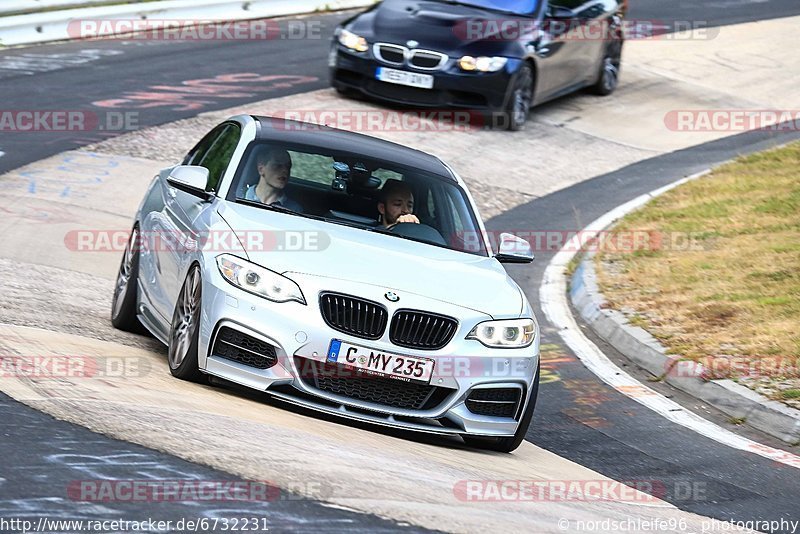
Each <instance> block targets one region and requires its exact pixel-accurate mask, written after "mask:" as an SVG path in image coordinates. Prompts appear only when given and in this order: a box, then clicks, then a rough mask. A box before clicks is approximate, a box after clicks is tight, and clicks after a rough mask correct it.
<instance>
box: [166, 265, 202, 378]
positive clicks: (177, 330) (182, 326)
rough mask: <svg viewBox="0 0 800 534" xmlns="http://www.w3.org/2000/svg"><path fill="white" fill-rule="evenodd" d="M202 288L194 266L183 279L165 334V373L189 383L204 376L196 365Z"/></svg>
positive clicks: (197, 268) (196, 267)
mask: <svg viewBox="0 0 800 534" xmlns="http://www.w3.org/2000/svg"><path fill="white" fill-rule="evenodd" d="M202 285H203V283H202V279H201V276H200V268H199V267H198V266H196V265H195V266H194V267H192V268H191V269H190V270H189V274H187V275H186V281H184V283H183V287H182V288H181V293H180V295H179V296H178V302H177V303H176V304H175V312H174V313H173V314H172V326H171V328H170V332H169V370H170V372H171V373H172V376H174V377H176V378H180V379H181V380H189V381H192V382H200V381H202V379H203V376H204V375H203V374H202V373H201V372H200V369H199V368H198V364H197V352H198V346H199V343H198V339H199V337H200V303H201V297H202Z"/></svg>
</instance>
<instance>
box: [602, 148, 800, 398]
mask: <svg viewBox="0 0 800 534" xmlns="http://www.w3.org/2000/svg"><path fill="white" fill-rule="evenodd" d="M615 229H616V230H618V231H634V232H642V231H646V232H660V233H661V235H662V236H665V237H664V238H663V239H662V243H663V244H664V246H662V247H661V248H659V249H657V250H649V251H648V250H644V251H642V250H639V251H634V250H631V251H621V252H620V251H603V252H601V253H599V254H598V255H597V271H598V278H599V283H600V287H601V291H603V293H604V295H605V297H606V299H607V300H608V301H609V303H610V305H611V306H612V307H614V308H617V309H620V308H623V307H624V308H630V309H632V310H634V312H635V313H634V317H635V319H634V320H635V322H636V324H637V325H639V326H642V327H643V328H645V329H646V330H648V331H649V332H650V333H651V334H653V335H654V336H655V337H656V338H657V339H659V340H661V341H662V343H664V344H665V345H666V346H667V348H668V352H669V353H670V354H678V355H681V356H683V357H686V358H689V359H694V360H699V359H701V358H707V357H709V356H711V357H728V356H734V357H737V358H741V357H744V358H748V359H752V360H757V359H759V358H761V357H764V356H770V355H772V356H774V355H777V356H784V357H787V358H797V357H798V356H800V327H798V325H800V143H796V144H792V145H789V146H786V147H783V148H781V149H777V150H772V151H767V152H763V153H759V154H754V155H751V156H748V157H744V158H741V159H739V160H737V161H735V162H733V163H730V164H728V165H725V166H723V167H721V168H719V169H717V170H715V171H714V172H713V173H712V174H711V175H709V176H706V177H704V178H700V179H698V180H695V181H692V182H690V183H688V184H685V185H683V186H681V187H678V188H675V189H673V190H672V191H670V192H668V193H666V194H665V195H662V196H661V197H659V198H657V199H655V200H653V201H652V202H650V203H649V204H647V205H646V206H645V207H644V208H642V209H641V210H638V211H636V212H634V213H632V214H630V215H629V216H627V217H625V218H624V219H623V220H622V221H620V223H619V224H618V225H617V227H616V228H615ZM685 243H689V244H691V246H678V245H681V244H685ZM612 262H613V263H614V264H615V269H614V271H613V273H612V272H606V271H605V270H604V268H603V265H604V263H605V264H608V263H612ZM729 378H735V377H729ZM790 391H794V390H790Z"/></svg>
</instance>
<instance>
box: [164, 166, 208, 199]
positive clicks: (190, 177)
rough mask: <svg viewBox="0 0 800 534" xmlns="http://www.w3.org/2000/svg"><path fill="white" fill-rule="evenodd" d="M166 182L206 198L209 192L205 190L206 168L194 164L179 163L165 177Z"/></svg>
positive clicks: (206, 181)
mask: <svg viewBox="0 0 800 534" xmlns="http://www.w3.org/2000/svg"><path fill="white" fill-rule="evenodd" d="M167 183H168V184H169V185H171V186H172V187H174V188H176V189H180V190H181V191H185V192H187V193H189V194H192V195H195V196H199V197H202V198H204V199H206V200H208V198H209V196H210V194H209V193H208V192H207V191H206V184H208V169H206V168H205V167H198V166H194V165H179V166H177V167H175V168H174V169H172V171H171V172H170V173H169V176H168V177H167Z"/></svg>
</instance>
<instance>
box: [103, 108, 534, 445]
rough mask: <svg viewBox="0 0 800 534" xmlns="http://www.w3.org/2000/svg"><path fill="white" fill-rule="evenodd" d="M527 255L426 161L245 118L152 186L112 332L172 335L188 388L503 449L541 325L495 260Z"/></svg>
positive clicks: (526, 410) (365, 142) (381, 145)
mask: <svg viewBox="0 0 800 534" xmlns="http://www.w3.org/2000/svg"><path fill="white" fill-rule="evenodd" d="M495 249H496V250H495ZM532 259H533V254H532V252H531V248H530V245H529V244H528V242H527V241H525V240H522V239H519V238H517V237H515V236H513V235H511V234H501V235H500V236H499V238H498V239H496V240H494V239H492V238H491V236H490V234H489V233H487V232H486V230H485V228H484V226H483V222H482V221H481V219H480V217H479V215H478V212H477V209H476V207H475V203H474V201H473V200H472V197H471V196H470V193H469V191H468V190H467V187H466V185H465V184H464V182H463V180H462V179H461V178H460V177H459V176H458V175H457V174H456V173H455V172H454V171H453V169H451V168H450V167H449V166H448V165H447V164H445V163H443V162H442V161H441V160H439V159H438V158H436V157H434V156H431V155H429V154H425V153H423V152H419V151H417V150H412V149H410V148H406V147H403V146H400V145H397V144H394V143H389V142H386V141H382V140H378V139H375V138H372V137H368V136H364V135H360V134H356V133H351V132H345V131H341V130H336V129H332V128H327V127H320V126H316V125H311V124H306V123H300V122H292V121H286V120H282V119H281V120H279V119H273V118H268V117H251V116H237V117H233V118H231V119H229V120H227V121H225V122H224V123H222V124H220V125H219V126H217V127H216V128H214V129H213V130H212V131H211V132H210V133H208V134H207V135H205V137H203V138H202V140H201V141H200V142H199V143H198V144H197V146H195V147H194V148H193V149H192V150H191V151H190V152H189V153H188V154H187V155H186V157H185V158H184V160H183V162H182V163H181V164H180V165H177V166H175V167H171V168H168V169H164V170H163V171H161V173H160V174H159V175H157V176H156V177H155V178H154V179H153V181H152V183H151V184H150V186H149V188H148V190H147V193H146V194H145V197H144V199H143V201H142V203H141V205H140V207H139V209H138V211H137V213H136V217H135V220H134V222H133V230H132V232H131V237H130V240H129V242H128V245H127V247H126V250H125V252H124V255H123V258H122V262H121V265H120V269H119V275H118V277H117V283H116V288H115V292H114V298H113V305H112V322H113V324H114V326H115V327H117V328H120V329H123V330H128V331H139V332H143V331H145V329H146V331H149V332H150V333H152V334H153V335H154V336H155V337H156V338H158V339H159V340H161V341H162V342H163V343H164V344H165V345H167V346H168V347H169V349H168V359H169V367H170V370H171V372H172V374H173V375H174V376H176V377H178V378H181V379H185V380H194V381H203V380H206V379H207V378H208V377H209V376H211V377H217V378H218V379H222V380H224V381H228V382H233V383H236V384H239V385H243V386H247V387H249V388H253V389H256V390H259V391H263V392H266V393H267V394H269V395H272V396H274V397H278V398H280V399H283V400H285V401H288V402H291V403H294V404H297V405H301V406H304V407H307V408H311V409H314V410H319V411H322V412H327V413H330V414H335V415H337V416H341V417H346V418H350V419H356V420H360V421H367V422H370V423H374V424H379V425H386V426H391V427H398V428H403V429H408V430H414V431H422V432H430V433H438V434H450V435H460V436H461V437H463V439H464V441H465V442H466V443H467V444H468V445H470V446H476V447H481V448H487V449H492V450H499V451H512V450H514V449H516V448H517V447H518V446H519V445H520V443H521V442H522V440H523V439H524V437H525V434H526V432H527V429H528V426H529V424H530V421H531V418H532V415H533V411H534V407H535V404H536V397H537V392H538V385H539V328H538V324H537V322H536V318H535V317H534V314H533V310H532V308H531V306H530V304H529V303H528V300H527V299H526V298H525V295H524V293H523V292H522V290H521V289H520V288H519V287H518V286H517V284H516V283H514V281H513V280H512V279H511V278H510V277H509V276H508V274H507V273H506V271H505V269H504V268H503V266H502V265H501V263H528V262H530V261H532Z"/></svg>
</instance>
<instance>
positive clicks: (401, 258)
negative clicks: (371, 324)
mask: <svg viewBox="0 0 800 534" xmlns="http://www.w3.org/2000/svg"><path fill="white" fill-rule="evenodd" d="M219 214H220V215H221V216H222V217H223V219H225V221H226V222H227V223H228V225H229V226H230V227H231V229H232V230H233V231H234V232H235V233H236V234H237V235H240V236H243V237H240V240H241V241H242V244H243V246H244V247H245V250H246V251H247V256H248V258H249V259H250V261H252V262H254V263H256V264H258V265H261V266H262V267H266V268H268V269H271V270H273V271H276V272H279V273H282V274H286V275H287V276H289V277H291V273H302V274H305V275H312V276H318V277H326V278H330V279H331V288H330V289H332V290H335V289H336V283H335V280H347V281H351V282H357V283H362V284H369V285H373V286H379V287H381V288H385V290H386V291H389V290H391V291H400V292H407V293H413V294H416V295H420V296H423V297H426V298H432V299H435V300H439V301H442V302H447V303H449V304H454V305H456V306H461V307H464V308H469V309H471V310H474V311H478V312H480V313H484V314H487V315H490V316H492V317H498V316H503V317H504V318H507V317H511V316H518V314H519V313H520V311H521V310H522V308H523V301H522V295H521V291H520V290H519V287H518V286H517V285H516V283H515V282H514V281H513V280H512V279H511V278H510V277H509V276H508V274H507V273H506V272H505V269H503V266H502V265H501V264H500V263H499V262H498V261H497V260H496V259H494V258H490V257H482V256H476V255H473V254H467V253H463V252H457V251H454V250H449V249H445V248H441V247H436V246H433V245H426V244H424V243H418V242H414V241H409V240H407V239H403V238H399V237H394V236H391V235H386V234H383V233H380V232H370V231H367V230H360V229H358V228H351V227H348V226H342V225H338V224H333V223H327V222H323V221H317V220H313V219H307V218H304V217H298V216H295V215H289V214H284V213H277V212H270V211H266V210H262V209H259V208H255V207H251V206H245V205H239V204H233V203H226V204H224V205H223V206H221V207H220V209H219ZM248 235H258V236H266V237H265V238H264V243H265V246H264V247H258V246H252V245H248V244H247V239H248V238H247V236H248ZM259 239H260V238H259ZM287 239H288V241H287ZM301 244H302V246H301Z"/></svg>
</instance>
